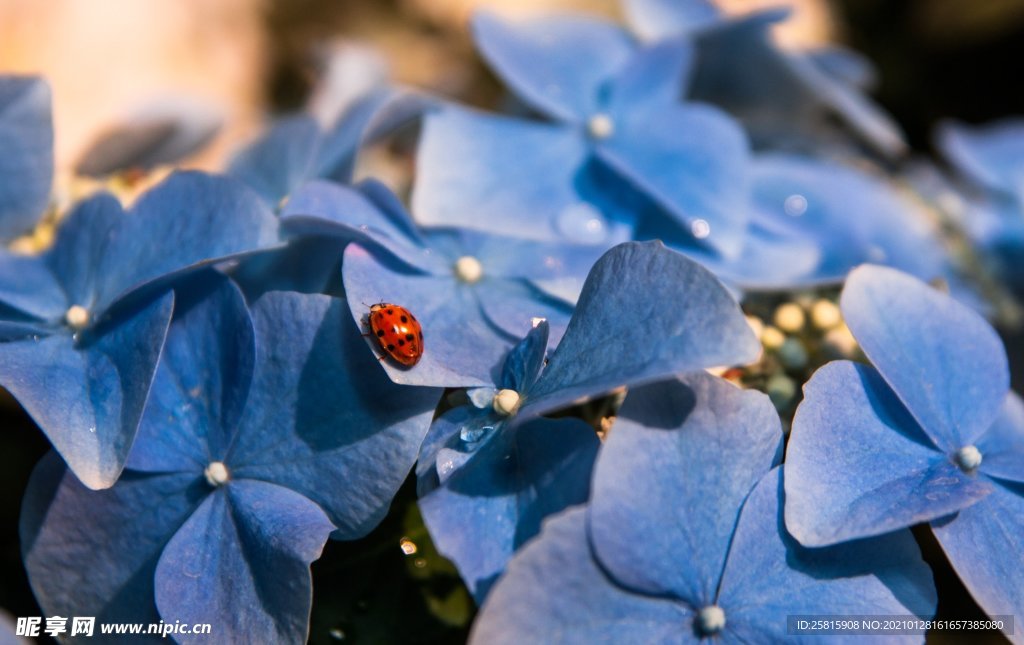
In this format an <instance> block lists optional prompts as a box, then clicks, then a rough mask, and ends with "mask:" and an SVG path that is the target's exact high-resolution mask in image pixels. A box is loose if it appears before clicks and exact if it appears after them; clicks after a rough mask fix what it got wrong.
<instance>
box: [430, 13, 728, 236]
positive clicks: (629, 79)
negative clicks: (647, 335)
mask: <svg viewBox="0 0 1024 645" xmlns="http://www.w3.org/2000/svg"><path fill="white" fill-rule="evenodd" d="M473 33H474V38H475V41H476V44H477V47H478V48H479V50H480V52H481V54H482V55H483V56H484V58H485V59H486V60H487V62H488V63H489V64H490V66H491V68H492V69H494V71H495V72H496V73H497V74H498V75H499V76H500V77H501V78H502V79H503V80H504V81H505V83H506V84H507V85H508V86H509V88H510V89H511V90H512V91H513V92H514V93H515V94H516V96H517V97H518V98H519V99H521V100H522V101H523V102H525V103H526V104H527V105H528V106H529V107H530V108H531V109H533V110H535V111H536V112H538V113H539V114H540V115H542V116H543V117H545V118H546V119H547V120H546V121H536V120H527V119H519V118H512V117H506V116H497V115H489V114H484V113H479V112H475V111H472V110H468V109H465V108H461V107H456V106H445V107H442V108H439V109H438V110H436V111H434V112H432V113H430V114H428V115H427V116H426V118H425V119H424V124H423V133H422V136H421V140H420V147H419V151H418V157H417V178H416V184H415V187H414V192H413V196H412V209H413V212H414V213H415V214H416V216H417V218H419V219H421V220H422V221H423V222H425V223H427V224H440V225H455V226H466V227H473V228H483V229H484V230H487V231H491V232H497V233H504V234H508V235H518V236H528V237H532V238H536V239H549V240H550V239H569V240H571V241H575V242H584V243H594V244H601V245H604V246H605V248H607V247H608V246H610V245H612V244H614V243H615V242H616V241H622V240H623V239H624V238H628V236H629V234H630V231H631V229H632V226H633V224H634V221H633V220H634V219H635V213H634V212H633V211H632V209H631V208H628V207H624V206H623V205H622V204H620V203H618V199H619V194H618V193H619V192H620V191H621V187H620V185H621V184H625V185H627V186H629V187H632V188H633V189H634V190H638V191H640V192H642V193H643V194H644V195H646V196H647V197H648V198H649V199H650V200H652V201H653V202H654V203H655V204H657V205H658V206H659V207H660V208H661V209H663V210H664V211H666V212H667V213H668V214H670V215H671V216H672V217H675V218H676V219H677V220H678V221H679V222H681V223H682V224H683V225H684V226H686V227H687V228H692V230H693V232H694V234H695V237H697V238H699V239H700V240H701V243H703V244H706V245H709V246H711V247H712V248H715V249H717V250H719V251H722V252H726V253H729V254H732V255H735V254H736V253H737V252H738V244H739V242H738V239H739V236H740V234H741V233H742V231H743V230H744V228H745V226H746V213H747V211H746V209H744V208H743V201H744V198H745V184H744V181H745V177H746V162H747V157H748V149H747V142H746V138H745V135H744V133H743V131H742V130H741V129H740V127H739V126H738V125H737V124H736V123H735V122H734V121H733V120H732V119H730V118H729V117H728V116H726V115H725V114H724V113H722V112H721V111H719V110H718V109H716V108H714V107H711V106H709V105H701V104H686V103H682V102H680V98H679V97H680V96H681V95H682V88H683V87H684V86H685V85H686V83H687V76H688V70H689V68H690V66H691V64H692V51H691V48H690V46H689V44H688V43H687V42H686V41H684V40H682V39H679V40H674V41H667V42H663V43H660V44H656V45H653V46H650V47H645V46H641V45H639V44H637V43H636V42H635V41H634V40H633V39H632V38H631V37H630V36H629V35H628V34H627V33H625V32H624V31H623V30H622V29H620V28H619V27H617V26H615V25H612V24H609V23H605V22H602V21H600V20H598V19H596V18H589V17H584V16H571V17H570V16H558V17H546V18H539V19H533V20H530V21H526V22H522V23H517V24H510V23H506V22H504V21H502V20H500V19H499V18H497V17H495V16H493V15H491V14H489V13H477V14H476V15H475V17H474V19H473ZM609 178H610V179H611V181H608V179H609Z"/></svg>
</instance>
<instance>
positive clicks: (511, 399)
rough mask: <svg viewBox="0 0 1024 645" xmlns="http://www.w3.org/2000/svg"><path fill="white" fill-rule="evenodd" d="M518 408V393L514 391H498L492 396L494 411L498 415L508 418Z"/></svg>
mask: <svg viewBox="0 0 1024 645" xmlns="http://www.w3.org/2000/svg"><path fill="white" fill-rule="evenodd" d="M517 407H519V392H516V391H515V390H499V391H498V393H497V394H495V395H494V411H495V412H497V413H498V414H500V415H503V416H508V415H510V414H512V413H513V412H515V411H516V408H517Z"/></svg>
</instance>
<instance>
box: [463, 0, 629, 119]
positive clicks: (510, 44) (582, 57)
mask: <svg viewBox="0 0 1024 645" xmlns="http://www.w3.org/2000/svg"><path fill="white" fill-rule="evenodd" d="M472 28H473V38H474V41H475V42H476V46H477V48H478V49H479V50H480V53H481V55H482V56H483V57H484V59H485V60H486V61H487V62H488V63H489V64H490V66H491V68H492V69H493V70H494V71H495V72H496V73H497V74H498V76H500V77H501V78H502V79H503V80H504V81H505V83H507V84H508V85H509V87H510V88H511V89H512V91H514V92H515V93H516V94H517V95H518V96H519V98H521V99H522V100H524V101H526V102H527V103H529V104H530V105H531V106H532V107H534V108H535V109H537V110H539V111H541V112H543V113H545V114H547V115H548V116H549V117H551V118H553V119H557V120H561V121H577V120H580V119H586V118H587V117H589V116H590V115H591V114H594V113H595V112H597V111H598V108H599V105H600V103H599V101H600V98H601V96H600V90H601V86H602V85H603V84H604V82H605V81H606V80H608V79H609V78H611V77H612V76H613V75H614V74H615V73H616V72H618V71H619V70H620V69H621V68H622V66H623V65H624V64H625V63H626V61H627V60H628V59H629V56H630V55H631V54H632V53H633V51H634V49H635V44H634V43H633V41H632V39H631V38H630V36H629V34H627V33H626V32H625V31H624V30H622V29H621V28H620V27H618V26H616V25H614V24H612V23H608V22H605V21H603V20H600V19H597V18H593V17H589V16H582V15H573V16H570V15H563V16H548V17H543V18H534V19H531V20H529V21H523V22H520V23H515V24H513V23H510V22H506V21H504V20H502V19H501V18H498V17H497V16H495V15H494V14H492V13H490V12H486V11H478V12H476V13H475V14H474V16H473V20H472Z"/></svg>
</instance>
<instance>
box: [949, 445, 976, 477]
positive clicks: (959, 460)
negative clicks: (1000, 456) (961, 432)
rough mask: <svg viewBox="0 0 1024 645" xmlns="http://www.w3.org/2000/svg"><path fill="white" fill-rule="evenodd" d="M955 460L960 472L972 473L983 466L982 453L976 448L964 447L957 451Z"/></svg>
mask: <svg viewBox="0 0 1024 645" xmlns="http://www.w3.org/2000/svg"><path fill="white" fill-rule="evenodd" d="M954 459H956V465H957V466H960V470H962V471H964V472H971V471H973V470H975V469H976V468H977V467H978V466H980V465H981V451H980V450H978V449H977V448H976V447H974V446H964V447H963V448H961V449H960V450H957V451H956V455H955V457H954Z"/></svg>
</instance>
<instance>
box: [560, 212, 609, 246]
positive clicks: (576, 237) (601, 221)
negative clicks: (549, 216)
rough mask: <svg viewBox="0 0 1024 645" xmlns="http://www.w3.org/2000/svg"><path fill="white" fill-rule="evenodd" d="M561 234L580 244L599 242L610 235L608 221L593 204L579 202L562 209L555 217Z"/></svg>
mask: <svg viewBox="0 0 1024 645" xmlns="http://www.w3.org/2000/svg"><path fill="white" fill-rule="evenodd" d="M555 227H556V228H557V230H558V232H559V233H560V234H561V235H564V236H565V237H566V238H568V239H569V240H570V241H573V242H578V243H580V244H597V243H599V242H604V241H605V239H607V237H608V223H607V222H606V221H605V218H604V216H603V215H602V214H601V213H600V212H599V211H598V210H597V209H596V208H594V207H593V206H591V205H590V204H587V203H585V202H577V203H575V204H572V205H570V206H566V207H565V208H564V209H562V212H561V213H559V214H558V217H557V218H556V219H555Z"/></svg>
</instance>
